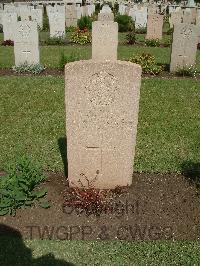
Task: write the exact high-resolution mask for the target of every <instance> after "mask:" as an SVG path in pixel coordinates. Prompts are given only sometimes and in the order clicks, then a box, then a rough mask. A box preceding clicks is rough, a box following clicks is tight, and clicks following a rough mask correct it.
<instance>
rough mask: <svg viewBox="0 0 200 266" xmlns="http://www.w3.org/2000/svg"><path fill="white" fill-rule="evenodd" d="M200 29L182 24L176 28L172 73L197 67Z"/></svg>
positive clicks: (171, 65)
mask: <svg viewBox="0 0 200 266" xmlns="http://www.w3.org/2000/svg"><path fill="white" fill-rule="evenodd" d="M198 36H199V28H198V26H196V25H192V24H185V23H180V24H177V25H175V26H174V33H173V43H172V52H171V63H170V72H175V71H176V70H178V69H182V68H184V67H186V68H189V67H191V66H194V65H195V61H196V51H197V44H198Z"/></svg>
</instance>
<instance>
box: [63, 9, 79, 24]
mask: <svg viewBox="0 0 200 266" xmlns="http://www.w3.org/2000/svg"><path fill="white" fill-rule="evenodd" d="M65 15H66V17H65V25H66V26H67V27H70V26H73V27H76V26H77V9H76V6H75V5H67V6H66V13H65Z"/></svg>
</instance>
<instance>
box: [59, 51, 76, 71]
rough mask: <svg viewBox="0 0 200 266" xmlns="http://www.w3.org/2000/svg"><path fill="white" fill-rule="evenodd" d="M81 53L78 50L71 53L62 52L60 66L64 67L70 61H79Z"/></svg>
mask: <svg viewBox="0 0 200 266" xmlns="http://www.w3.org/2000/svg"><path fill="white" fill-rule="evenodd" d="M79 60H80V55H79V54H78V53H77V52H72V53H71V54H67V55H65V54H64V52H63V51H62V53H61V54H60V61H59V68H60V69H62V70H63V69H64V68H65V65H66V64H67V63H70V62H74V61H79Z"/></svg>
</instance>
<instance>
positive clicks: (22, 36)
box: [14, 21, 39, 66]
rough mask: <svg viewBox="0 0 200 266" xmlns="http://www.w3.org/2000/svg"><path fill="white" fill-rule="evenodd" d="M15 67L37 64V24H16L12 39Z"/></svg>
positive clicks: (26, 22) (30, 22)
mask: <svg viewBox="0 0 200 266" xmlns="http://www.w3.org/2000/svg"><path fill="white" fill-rule="evenodd" d="M14 53H15V65H16V66H18V65H20V64H24V63H28V64H37V63H39V47H38V29H37V23H36V22H32V21H25V22H21V21H19V22H17V23H16V25H15V38H14Z"/></svg>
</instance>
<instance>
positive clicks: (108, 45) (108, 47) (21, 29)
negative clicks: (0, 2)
mask: <svg viewBox="0 0 200 266" xmlns="http://www.w3.org/2000/svg"><path fill="white" fill-rule="evenodd" d="M113 21H114V15H113V14H112V13H104V12H100V13H99V16H98V21H96V22H93V26H92V57H93V58H96V59H103V58H105V60H106V59H110V60H113V59H114V58H115V59H116V58H117V45H118V25H117V23H116V22H113ZM156 25H157V28H158V27H160V22H159V20H157V21H156ZM155 29H156V27H154V31H153V34H154V36H155ZM14 31H15V38H14V53H15V65H19V64H23V63H25V62H27V63H29V64H36V63H39V45H38V43H39V42H38V31H37V24H36V23H35V22H32V21H25V22H22V21H19V22H17V23H16V24H15V27H14ZM160 31H161V29H160ZM148 34H150V31H149V32H148ZM199 35H200V33H199V28H198V26H197V25H192V24H185V23H180V24H176V25H175V27H174V33H173V44H172V52H171V64H170V70H171V72H174V71H176V70H177V69H178V68H183V67H186V66H192V65H195V61H196V51H197V44H198V38H199ZM150 37H152V36H150Z"/></svg>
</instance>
